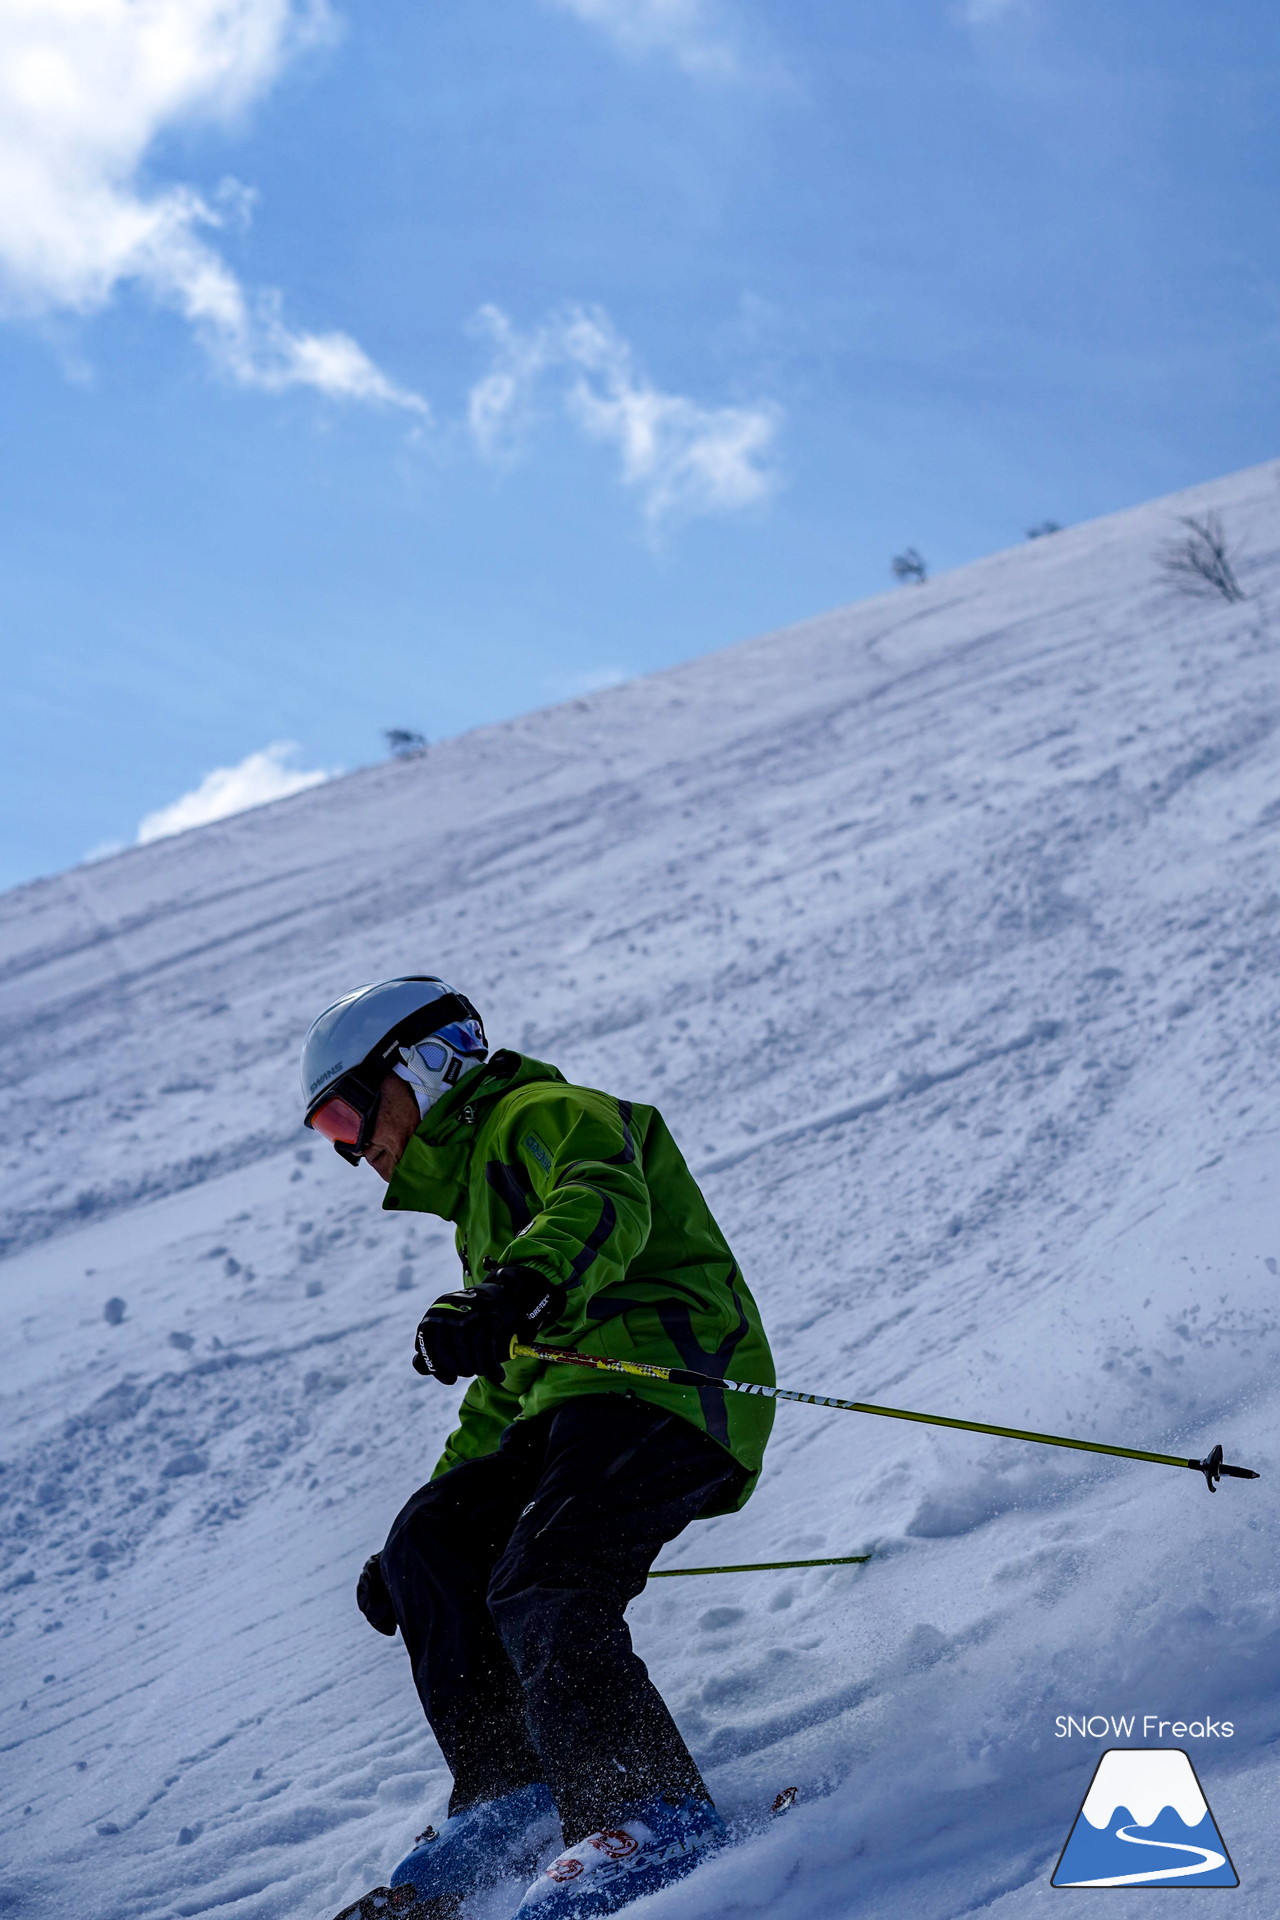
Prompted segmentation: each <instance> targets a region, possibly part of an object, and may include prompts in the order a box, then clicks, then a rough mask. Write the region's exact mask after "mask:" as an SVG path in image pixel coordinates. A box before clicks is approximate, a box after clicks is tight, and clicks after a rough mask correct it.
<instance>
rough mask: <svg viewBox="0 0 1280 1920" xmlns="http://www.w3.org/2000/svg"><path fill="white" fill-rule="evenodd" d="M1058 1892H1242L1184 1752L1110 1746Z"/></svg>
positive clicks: (1055, 1882)
mask: <svg viewBox="0 0 1280 1920" xmlns="http://www.w3.org/2000/svg"><path fill="white" fill-rule="evenodd" d="M1049 1884H1050V1885H1051V1886H1054V1887H1238V1886H1239V1885H1240V1879H1239V1876H1238V1875H1237V1873H1236V1870H1235V1868H1234V1867H1233V1866H1232V1864H1231V1856H1230V1855H1229V1854H1228V1852H1227V1848H1226V1842H1225V1841H1224V1840H1223V1838H1222V1835H1221V1834H1220V1833H1219V1832H1218V1827H1217V1822H1216V1821H1215V1820H1214V1817H1213V1815H1212V1814H1211V1813H1210V1811H1209V1803H1208V1801H1207V1800H1206V1799H1205V1797H1204V1791H1203V1789H1202V1788H1201V1785H1200V1782H1199V1781H1198V1780H1197V1778H1196V1770H1195V1768H1194V1767H1193V1766H1192V1764H1191V1760H1190V1757H1189V1755H1187V1754H1186V1753H1184V1752H1183V1750H1182V1748H1181V1747H1109V1748H1108V1749H1107V1751H1106V1753H1104V1754H1103V1756H1102V1758H1101V1759H1100V1760H1099V1762H1098V1764H1097V1767H1096V1769H1095V1770H1094V1775H1093V1779H1092V1780H1091V1781H1090V1782H1089V1791H1088V1793H1086V1795H1085V1797H1084V1803H1083V1805H1082V1806H1081V1808H1080V1811H1079V1813H1078V1814H1077V1815H1076V1818H1075V1824H1074V1826H1073V1827H1072V1829H1071V1832H1070V1833H1069V1834H1068V1836H1067V1844H1066V1846H1065V1847H1064V1848H1063V1849H1062V1856H1061V1858H1060V1859H1059V1861H1058V1864H1057V1866H1056V1867H1055V1868H1054V1870H1053V1879H1052V1880H1051V1881H1050V1883H1049Z"/></svg>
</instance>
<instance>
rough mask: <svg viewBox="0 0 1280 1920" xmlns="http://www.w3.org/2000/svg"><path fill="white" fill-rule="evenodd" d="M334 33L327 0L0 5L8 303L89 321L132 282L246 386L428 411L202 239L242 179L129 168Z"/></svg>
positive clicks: (1, 192)
mask: <svg viewBox="0 0 1280 1920" xmlns="http://www.w3.org/2000/svg"><path fill="white" fill-rule="evenodd" d="M329 26H330V16H329V15H328V13H327V11H326V7H325V0H0V302H2V304H3V308H4V310H6V311H7V312H8V313H9V315H10V316H14V315H44V314H56V313H59V312H75V313H91V312H93V311H95V310H96V309H98V308H101V307H103V306H105V305H106V304H107V302H108V301H109V300H110V299H111V298H112V296H113V295H114V294H115V292H116V291H117V289H118V288H120V287H121V286H123V285H126V284H129V283H134V284H136V285H138V286H140V287H142V288H144V289H145V290H146V291H147V292H148V293H149V294H150V295H151V296H152V297H153V298H154V299H156V300H158V301H160V302H161V303H162V304H164V305H166V306H169V307H173V308H176V310H177V311H178V312H179V313H181V314H182V315H183V316H184V317H185V318H186V319H187V320H188V321H189V322H190V324H191V326H192V327H193V328H194V329H195V331H196V333H197V334H198V336H199V337H200V339H201V340H202V342H203V343H204V345H205V347H206V348H207V349H208V351H209V352H210V354H211V355H212V356H213V358H214V359H215V361H216V362H217V363H218V365H219V366H220V367H221V368H222V369H223V371H224V372H225V373H226V374H227V375H229V376H230V377H231V378H232V379H233V380H236V381H238V382H240V383H241V384H242V385H245V386H250V387H260V388H264V389H266V390H267V391H269V392H276V391H279V390H281V389H283V388H285V387H298V386H302V387H312V388H315V389H316V390H317V391H319V392H321V393H324V394H328V395H331V396H332V397H334V398H338V399H345V400H357V401H366V402H373V403H375V404H381V405H384V406H394V407H402V408H406V409H408V410H409V411H411V412H413V413H415V414H418V415H425V413H426V411H427V409H426V405H425V403H424V402H423V401H422V400H421V399H420V398H419V396H418V395H417V394H414V393H410V392H408V391H407V390H406V389H405V388H403V387H400V386H398V385H396V383H395V382H394V381H392V380H391V379H389V378H388V376H387V375H386V374H384V373H383V372H382V371H381V370H380V368H378V367H377V366H375V364H374V363H373V361H372V360H371V359H370V358H369V356H368V355H367V354H366V353H365V351H364V349H363V348H362V347H360V346H359V345H358V344H357V342H356V341H355V340H353V339H352V338H351V337H350V335H349V334H345V333H307V332H302V331H299V330H298V329H297V328H295V327H293V326H291V325H290V324H289V323H288V322H287V321H286V320H285V318H284V315H283V311H282V304H281V299H280V296H279V294H278V293H276V292H274V291H271V290H269V289H268V290H253V289H249V288H246V287H244V286H243V285H242V284H241V282H240V280H239V279H238V278H237V276H236V274H235V273H234V272H233V271H232V269H231V268H230V267H229V266H228V264H227V262H226V260H225V259H224V258H223V256H222V255H221V254H220V253H219V252H218V250H217V248H216V247H215V246H214V245H213V244H212V243H211V240H210V234H211V233H214V232H216V230H217V229H218V228H220V227H225V226H227V225H229V224H232V223H233V222H234V221H235V220H236V219H241V220H243V219H245V218H247V217H248V209H249V206H250V204H251V196H250V195H248V194H247V193H246V192H245V190H244V189H237V188H236V187H235V185H234V183H227V184H226V186H225V187H224V190H223V191H222V192H221V193H220V194H218V195H213V196H205V195H202V194H200V193H199V192H197V191H196V189H195V188H193V187H191V186H186V185H182V184H178V183H174V184H170V185H167V186H166V185H161V186H158V187H152V186H150V185H149V184H144V181H143V177H142V176H143V170H144V166H145V162H146V158H147V155H148V152H149V150H150V149H151V147H152V146H153V144H154V142H155V140H156V138H157V136H158V135H160V134H161V133H163V132H165V131H166V130H168V129H170V128H172V127H174V126H177V125H181V124H183V123H186V122H190V121H193V120H201V119H203V120H206V121H207V120H218V119H222V120H226V119H229V118H231V117H232V116H234V115H236V114H238V113H242V112H243V111H244V110H245V109H246V108H247V107H248V106H249V105H251V104H252V102H253V101H254V100H256V99H258V98H259V97H260V96H261V95H262V94H263V93H265V92H266V90H267V89H268V88H269V87H270V86H271V84H272V83H273V81H274V80H275V79H276V77H277V75H278V74H279V73H280V71H281V69H282V68H283V67H284V65H285V64H286V63H287V61H288V60H289V58H290V57H291V56H292V55H293V54H294V53H295V52H296V50H297V49H298V48H299V47H300V46H302V45H304V44H306V43H308V42H314V40H315V39H316V38H317V36H319V35H321V34H323V33H325V32H326V31H327V30H328V29H329Z"/></svg>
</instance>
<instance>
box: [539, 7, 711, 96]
mask: <svg viewBox="0 0 1280 1920" xmlns="http://www.w3.org/2000/svg"><path fill="white" fill-rule="evenodd" d="M546 3H547V5H549V6H553V7H556V8H558V9H559V11H560V12H562V13H572V14H576V15H577V17H578V19H579V20H585V21H586V22H587V24H588V25H589V26H593V27H599V28H601V29H602V31H603V32H605V33H607V34H608V36H609V38H610V39H611V40H612V41H613V42H614V44H615V45H616V46H618V47H621V49H622V50H623V52H624V53H631V54H646V53H667V54H670V55H671V56H672V57H673V58H674V59H675V60H676V61H677V62H678V64H679V65H680V66H682V67H683V68H684V69H685V70H686V72H688V73H699V74H707V75H712V76H715V77H719V78H731V77H733V76H735V75H736V74H737V73H738V72H739V71H740V60H739V55H738V51H737V48H736V46H735V44H734V40H733V37H732V35H731V33H730V31H729V29H728V25H727V22H726V20H725V15H724V9H723V7H722V6H721V5H720V4H718V0H546Z"/></svg>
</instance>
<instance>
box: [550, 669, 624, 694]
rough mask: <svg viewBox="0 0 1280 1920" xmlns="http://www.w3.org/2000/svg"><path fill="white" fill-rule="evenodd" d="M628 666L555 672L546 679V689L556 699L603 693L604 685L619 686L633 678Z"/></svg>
mask: <svg viewBox="0 0 1280 1920" xmlns="http://www.w3.org/2000/svg"><path fill="white" fill-rule="evenodd" d="M634 677H635V676H634V673H633V672H632V670H631V669H630V668H629V667H584V668H583V669H582V671H581V672H580V673H557V674H553V675H552V676H551V677H550V678H549V679H548V680H547V683H546V684H547V690H548V692H549V693H551V694H552V696H553V697H554V698H555V699H557V700H584V699H586V697H587V695H588V694H592V693H603V692H604V690H605V688H606V687H620V686H622V685H623V683H624V682H625V681H627V680H631V679H634Z"/></svg>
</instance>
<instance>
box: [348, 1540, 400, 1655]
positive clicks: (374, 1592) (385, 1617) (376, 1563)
mask: <svg viewBox="0 0 1280 1920" xmlns="http://www.w3.org/2000/svg"><path fill="white" fill-rule="evenodd" d="M356 1605H357V1606H358V1607H359V1609H360V1611H361V1613H362V1614H363V1615H364V1617H365V1619H366V1620H367V1621H368V1622H369V1625H370V1626H371V1627H373V1628H374V1629H375V1630H376V1631H377V1632H378V1633H385V1634H387V1635H394V1633H395V1630H396V1610H395V1608H394V1607H393V1606H392V1604H391V1595H390V1594H389V1593H388V1592H387V1583H386V1581H385V1579H384V1578H383V1574H382V1556H381V1554H377V1553H371V1554H370V1555H369V1558H368V1559H367V1560H366V1561H365V1563H364V1565H363V1566H362V1567H361V1569H360V1578H359V1579H358V1580H357V1581H356Z"/></svg>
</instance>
